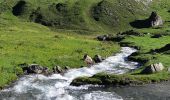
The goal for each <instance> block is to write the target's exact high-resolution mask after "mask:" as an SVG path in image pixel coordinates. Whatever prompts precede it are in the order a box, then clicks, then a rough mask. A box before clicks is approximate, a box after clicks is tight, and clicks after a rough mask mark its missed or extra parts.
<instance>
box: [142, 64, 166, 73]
mask: <svg viewBox="0 0 170 100" xmlns="http://www.w3.org/2000/svg"><path fill="white" fill-rule="evenodd" d="M162 70H164V66H163V64H162V63H158V64H151V65H150V66H148V67H146V68H145V69H144V70H143V71H142V74H153V73H155V72H161V71H162Z"/></svg>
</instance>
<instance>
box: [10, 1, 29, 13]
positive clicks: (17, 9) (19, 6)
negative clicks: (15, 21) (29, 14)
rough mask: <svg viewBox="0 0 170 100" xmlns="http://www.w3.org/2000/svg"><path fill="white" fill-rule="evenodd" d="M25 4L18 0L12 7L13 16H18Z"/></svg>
mask: <svg viewBox="0 0 170 100" xmlns="http://www.w3.org/2000/svg"><path fill="white" fill-rule="evenodd" d="M25 6H26V2H25V1H19V2H18V3H17V4H16V5H15V6H14V7H13V8H12V13H13V14H14V15H15V16H19V15H21V14H22V13H23V12H24V8H25Z"/></svg>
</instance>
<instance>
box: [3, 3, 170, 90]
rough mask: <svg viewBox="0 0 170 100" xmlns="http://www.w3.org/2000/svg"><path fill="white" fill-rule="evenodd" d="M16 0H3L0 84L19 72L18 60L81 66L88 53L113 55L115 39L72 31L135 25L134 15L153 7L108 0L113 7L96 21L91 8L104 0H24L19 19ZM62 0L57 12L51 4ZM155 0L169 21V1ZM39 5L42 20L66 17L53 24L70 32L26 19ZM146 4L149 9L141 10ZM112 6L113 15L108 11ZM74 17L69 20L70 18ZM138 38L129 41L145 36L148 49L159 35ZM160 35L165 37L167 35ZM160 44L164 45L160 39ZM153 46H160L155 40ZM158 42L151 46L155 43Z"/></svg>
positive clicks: (143, 15)
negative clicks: (108, 40) (14, 9)
mask: <svg viewBox="0 0 170 100" xmlns="http://www.w3.org/2000/svg"><path fill="white" fill-rule="evenodd" d="M17 1H19V0H0V3H1V4H0V49H1V52H0V56H1V58H0V73H1V74H0V76H1V77H0V80H2V81H1V83H0V87H3V86H4V85H5V84H7V83H9V82H11V81H12V80H15V79H16V78H17V76H16V74H19V73H21V69H19V68H18V67H17V66H16V65H17V64H20V63H24V62H26V63H38V64H41V65H44V66H49V67H51V66H53V65H56V64H57V65H61V66H65V65H69V66H71V67H79V66H80V65H84V63H83V62H82V61H81V60H80V59H81V58H82V55H83V54H84V53H89V54H90V55H91V56H93V55H94V54H98V53H99V54H101V55H103V56H105V55H110V54H111V53H112V52H117V51H118V50H119V46H118V45H116V44H114V46H113V44H109V45H108V44H107V45H106V44H104V43H100V42H97V41H95V40H93V39H92V38H91V37H90V36H86V35H83V36H82V35H78V34H75V33H74V34H72V30H74V31H76V32H78V33H86V34H87V33H89V34H91V33H105V32H107V33H108V32H109V33H115V32H118V31H123V30H127V29H131V27H130V25H129V22H131V21H133V20H134V19H143V18H147V17H148V15H149V13H148V12H149V11H151V10H148V9H146V8H145V6H144V5H143V4H140V3H136V2H134V1H133V0H106V2H104V3H103V4H102V7H104V8H106V9H109V10H108V11H106V9H103V10H102V12H100V13H101V15H99V17H100V20H99V21H95V20H94V18H93V17H92V16H93V13H92V11H93V8H94V7H96V6H97V4H98V3H99V2H100V1H101V0H67V1H63V0H50V2H49V0H26V1H27V2H28V5H27V7H26V8H25V9H24V12H23V13H22V14H21V16H19V18H21V19H18V18H17V17H15V16H13V15H12V13H11V9H12V7H13V6H14V5H15V4H16V3H17ZM59 2H60V3H64V4H67V8H65V9H64V11H63V12H62V13H58V12H56V11H54V12H53V10H55V9H54V8H52V11H51V9H50V11H49V6H50V5H51V4H53V3H55V4H57V3H59ZM154 2H155V3H153V5H152V9H154V10H156V11H158V12H159V14H160V15H161V16H162V17H163V19H164V20H166V21H169V19H170V16H169V13H168V12H167V11H168V10H170V8H169V7H170V6H169V4H170V3H169V1H168V0H161V2H160V1H159V0H155V1H154ZM160 3H161V6H160ZM38 7H40V8H41V14H42V15H43V16H44V17H45V19H43V20H45V21H60V20H62V25H59V26H58V25H57V26H54V28H57V30H58V28H59V30H60V29H61V28H62V29H63V30H64V31H65V30H68V32H69V33H68V32H67V31H66V32H62V31H63V30H61V32H52V31H50V29H49V28H47V27H44V26H42V25H38V24H35V23H30V22H25V21H28V19H29V16H30V13H31V12H32V11H34V10H36V9H37V8H38ZM144 8H145V10H143V9H144ZM65 10H66V11H67V12H65ZM146 10H147V11H146ZM108 12H109V13H110V14H111V15H108ZM55 13H57V15H56V14H55ZM75 13H77V15H75ZM70 19H71V21H68V20H70ZM114 21H118V22H115V23H116V24H115V23H114V24H113V23H112V22H114ZM67 22H68V23H67ZM136 30H138V31H140V32H150V33H155V32H168V31H169V22H166V23H165V25H164V26H163V28H150V29H136ZM70 32H71V33H70ZM61 33H62V34H61ZM89 34H88V35H89ZM134 38H135V39H130V38H129V39H127V41H130V42H135V45H141V44H140V43H141V42H142V41H140V40H138V39H146V40H147V42H146V45H143V47H144V49H148V50H149V49H150V47H147V45H148V43H150V44H152V42H151V41H156V40H152V39H148V37H143V38H139V37H134ZM162 40H163V41H164V39H162ZM166 40H168V38H167V39H165V41H164V42H163V43H167V42H166ZM82 44H84V45H82ZM159 46H162V44H160V45H159ZM112 47H113V48H112ZM155 47H158V46H157V44H155ZM155 47H152V46H151V48H155ZM145 52H146V51H145ZM160 56H161V57H163V58H162V59H165V58H166V57H167V55H165V57H164V56H163V55H160ZM158 58H159V57H158ZM162 59H160V60H162ZM168 59H169V58H168ZM165 61H166V62H165ZM165 61H164V62H163V63H164V64H166V65H168V64H169V62H168V61H167V60H165ZM75 62H76V63H75ZM14 66H15V67H14ZM154 77H156V76H154Z"/></svg>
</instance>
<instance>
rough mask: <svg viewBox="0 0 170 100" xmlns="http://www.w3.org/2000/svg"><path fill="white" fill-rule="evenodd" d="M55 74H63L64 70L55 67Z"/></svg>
mask: <svg viewBox="0 0 170 100" xmlns="http://www.w3.org/2000/svg"><path fill="white" fill-rule="evenodd" d="M53 72H54V73H63V72H64V71H63V69H62V68H61V67H60V66H55V67H54V68H53Z"/></svg>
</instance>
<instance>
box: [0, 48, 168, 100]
mask: <svg viewBox="0 0 170 100" xmlns="http://www.w3.org/2000/svg"><path fill="white" fill-rule="evenodd" d="M134 52H136V50H135V49H133V48H129V47H122V50H121V52H120V53H118V54H116V55H114V56H111V57H108V58H107V59H106V60H104V61H103V62H101V63H99V64H96V65H93V66H92V67H83V68H79V69H70V70H69V71H68V72H66V73H65V74H64V75H60V74H53V75H51V76H48V77H47V76H44V75H26V76H23V77H21V78H20V79H19V80H18V81H17V82H15V83H14V85H13V86H12V87H10V88H8V89H4V90H2V91H0V100H170V86H169V85H168V83H166V84H167V85H161V84H155V85H147V86H141V87H140V86H138V87H124V88H123V87H122V88H118V87H115V88H114V87H110V88H106V87H104V86H97V85H96V86H94V85H84V86H79V87H76V86H70V83H71V82H72V80H73V79H75V78H77V77H80V76H89V77H90V76H93V75H94V74H97V73H100V72H108V73H114V74H123V73H126V72H128V71H130V70H133V69H136V68H137V67H138V63H136V62H130V61H127V57H128V56H129V55H131V54H132V53H134ZM148 87H149V88H148ZM162 98H163V99H162ZM168 98H169V99H168Z"/></svg>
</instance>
